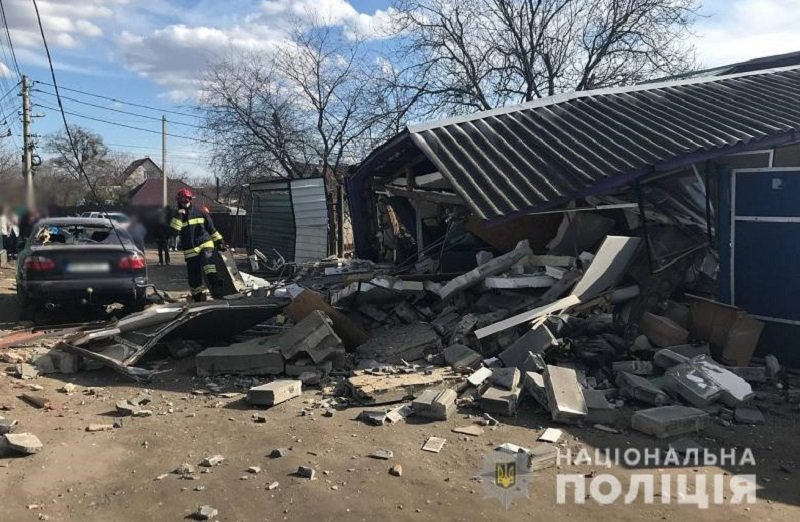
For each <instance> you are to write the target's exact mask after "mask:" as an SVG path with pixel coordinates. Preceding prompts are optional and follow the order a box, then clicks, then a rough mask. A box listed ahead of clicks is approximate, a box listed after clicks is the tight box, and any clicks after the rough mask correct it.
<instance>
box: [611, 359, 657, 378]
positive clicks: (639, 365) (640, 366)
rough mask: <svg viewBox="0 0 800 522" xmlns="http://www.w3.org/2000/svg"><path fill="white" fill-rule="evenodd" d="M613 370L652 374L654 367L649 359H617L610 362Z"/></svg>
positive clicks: (635, 373)
mask: <svg viewBox="0 0 800 522" xmlns="http://www.w3.org/2000/svg"><path fill="white" fill-rule="evenodd" d="M611 368H612V369H613V370H614V372H615V373H616V372H628V373H632V374H634V375H654V374H655V368H653V363H652V362H651V361H617V362H615V363H612V365H611Z"/></svg>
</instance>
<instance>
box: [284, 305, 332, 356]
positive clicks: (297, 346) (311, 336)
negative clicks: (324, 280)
mask: <svg viewBox="0 0 800 522" xmlns="http://www.w3.org/2000/svg"><path fill="white" fill-rule="evenodd" d="M332 325H333V321H332V320H331V319H330V318H329V317H328V316H327V315H325V313H324V312H321V311H319V310H314V311H312V312H311V313H310V314H308V315H307V316H306V317H305V318H304V319H303V320H301V321H300V322H298V323H297V324H296V325H294V326H293V327H292V328H290V329H289V330H286V331H285V332H283V333H281V334H279V335H276V336H275V337H273V338H272V340H273V341H274V342H275V343H277V344H278V346H280V351H281V354H283V357H284V358H285V359H286V360H290V359H293V358H294V357H297V356H300V355H306V356H308V357H310V358H311V360H312V361H314V363H315V364H318V363H321V362H323V361H325V360H328V359H329V358H331V357H332V356H333V351H334V350H337V349H338V350H343V349H344V346H343V344H342V340H341V339H340V338H339V336H338V335H336V332H335V331H334V330H333V326H332Z"/></svg>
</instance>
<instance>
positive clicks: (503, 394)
mask: <svg viewBox="0 0 800 522" xmlns="http://www.w3.org/2000/svg"><path fill="white" fill-rule="evenodd" d="M521 392H522V387H517V388H515V389H513V390H506V389H503V388H498V387H495V386H490V387H488V388H487V389H486V390H485V391H484V392H483V393H482V394H481V396H480V400H479V403H480V408H481V410H483V411H484V412H486V413H490V414H496V415H503V416H505V417H513V416H514V415H516V414H517V405H518V404H519V397H520V394H521Z"/></svg>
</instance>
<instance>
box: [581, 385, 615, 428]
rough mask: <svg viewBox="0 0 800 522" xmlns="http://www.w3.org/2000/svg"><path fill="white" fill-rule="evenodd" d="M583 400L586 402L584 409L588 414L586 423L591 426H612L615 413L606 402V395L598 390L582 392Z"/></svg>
mask: <svg viewBox="0 0 800 522" xmlns="http://www.w3.org/2000/svg"><path fill="white" fill-rule="evenodd" d="M583 399H584V400H585V401H586V408H587V409H588V410H589V413H588V414H587V415H586V422H588V423H591V424H614V421H615V420H616V417H617V412H616V409H615V408H614V406H613V405H612V404H611V403H610V402H608V399H607V398H606V395H605V394H604V393H603V392H602V391H600V390H589V389H584V390H583Z"/></svg>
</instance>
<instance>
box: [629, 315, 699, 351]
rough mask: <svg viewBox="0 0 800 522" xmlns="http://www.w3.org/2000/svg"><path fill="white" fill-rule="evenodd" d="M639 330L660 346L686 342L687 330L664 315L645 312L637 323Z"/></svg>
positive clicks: (687, 337) (687, 338)
mask: <svg viewBox="0 0 800 522" xmlns="http://www.w3.org/2000/svg"><path fill="white" fill-rule="evenodd" d="M639 331H640V332H641V333H643V334H644V335H646V336H647V338H648V339H649V340H650V342H651V343H653V344H654V345H655V346H659V347H662V348H665V347H668V346H675V345H678V344H686V341H688V340H689V332H688V331H687V330H686V329H685V328H682V327H681V326H680V325H679V324H678V323H676V322H675V321H673V320H672V319H669V318H668V317H664V316H662V315H656V314H654V313H651V312H647V313H645V314H644V317H642V321H641V323H639Z"/></svg>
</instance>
